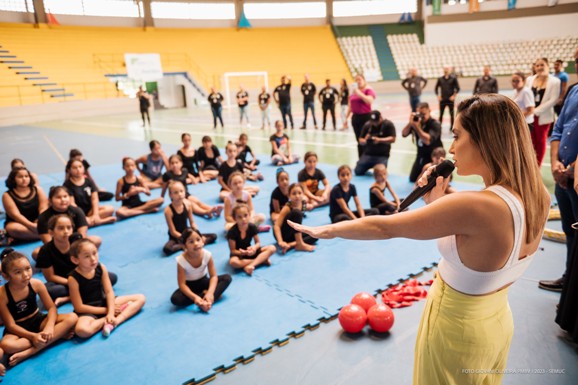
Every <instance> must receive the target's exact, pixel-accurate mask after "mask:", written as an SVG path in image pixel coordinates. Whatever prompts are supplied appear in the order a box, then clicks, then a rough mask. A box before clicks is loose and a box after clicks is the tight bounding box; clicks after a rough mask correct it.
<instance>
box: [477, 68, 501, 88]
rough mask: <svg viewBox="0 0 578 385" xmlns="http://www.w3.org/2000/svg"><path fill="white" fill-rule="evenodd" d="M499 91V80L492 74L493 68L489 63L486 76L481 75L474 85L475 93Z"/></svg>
mask: <svg viewBox="0 0 578 385" xmlns="http://www.w3.org/2000/svg"><path fill="white" fill-rule="evenodd" d="M497 93H498V80H497V79H496V78H495V77H493V76H492V68H491V67H490V66H489V65H485V66H484V76H482V77H479V78H478V79H477V80H476V84H475V85H474V95H479V94H497Z"/></svg>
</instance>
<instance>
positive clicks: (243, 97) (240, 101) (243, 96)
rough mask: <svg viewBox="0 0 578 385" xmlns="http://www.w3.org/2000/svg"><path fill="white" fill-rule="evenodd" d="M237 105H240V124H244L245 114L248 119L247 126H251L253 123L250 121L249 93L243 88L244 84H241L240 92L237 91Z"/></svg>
mask: <svg viewBox="0 0 578 385" xmlns="http://www.w3.org/2000/svg"><path fill="white" fill-rule="evenodd" d="M237 105H238V106H239V124H240V125H241V126H243V116H244V117H245V120H246V121H247V127H248V128H249V127H251V123H249V114H248V110H249V93H247V91H246V90H245V89H244V88H243V86H242V85H241V86H239V92H237Z"/></svg>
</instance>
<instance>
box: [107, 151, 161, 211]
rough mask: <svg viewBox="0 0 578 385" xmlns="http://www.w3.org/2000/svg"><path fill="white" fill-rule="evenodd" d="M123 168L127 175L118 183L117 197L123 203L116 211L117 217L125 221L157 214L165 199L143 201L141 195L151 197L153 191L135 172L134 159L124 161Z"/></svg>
mask: <svg viewBox="0 0 578 385" xmlns="http://www.w3.org/2000/svg"><path fill="white" fill-rule="evenodd" d="M122 168H123V169H124V172H125V175H124V176H123V177H122V178H120V179H119V180H118V181H117V182H116V193H115V197H116V200H117V201H121V202H122V206H121V207H120V208H119V209H118V210H116V217H117V218H118V219H124V218H129V217H134V216H137V215H142V214H148V213H156V212H158V211H159V207H161V206H162V204H163V198H154V199H151V200H150V201H144V202H143V201H141V199H140V197H139V194H140V193H143V194H146V195H149V196H150V195H151V190H150V189H149V188H148V187H147V186H146V184H145V183H144V181H143V180H142V178H141V177H140V176H137V175H136V174H135V173H134V172H135V170H136V162H135V161H134V159H133V158H129V157H125V158H123V159H122Z"/></svg>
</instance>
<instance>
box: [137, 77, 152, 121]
mask: <svg viewBox="0 0 578 385" xmlns="http://www.w3.org/2000/svg"><path fill="white" fill-rule="evenodd" d="M136 97H137V99H138V104H139V108H140V116H141V118H142V126H143V127H144V126H145V115H146V119H147V121H148V122H149V127H150V126H151V115H150V114H149V109H150V107H151V95H150V94H149V93H148V92H147V91H146V90H143V88H142V86H139V87H138V92H137V93H136Z"/></svg>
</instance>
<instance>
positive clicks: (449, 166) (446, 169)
mask: <svg viewBox="0 0 578 385" xmlns="http://www.w3.org/2000/svg"><path fill="white" fill-rule="evenodd" d="M455 168H456V166H455V165H454V162H452V161H451V160H448V159H446V160H444V161H443V162H441V163H440V164H438V165H437V166H436V168H435V170H434V171H433V173H432V174H434V173H435V174H437V175H436V177H438V176H443V177H444V178H447V177H448V176H450V175H451V173H452V172H453V171H454V169H455Z"/></svg>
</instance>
